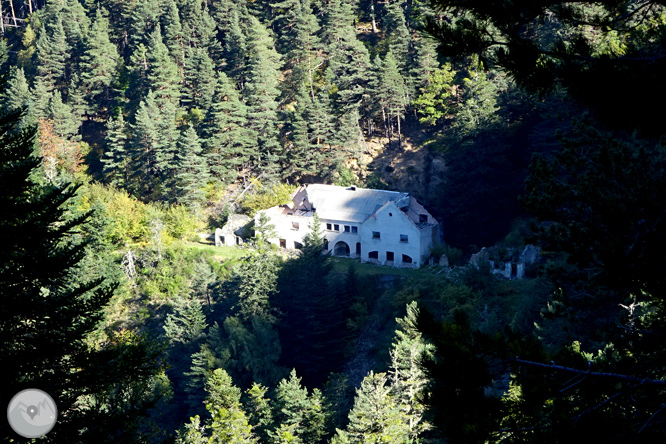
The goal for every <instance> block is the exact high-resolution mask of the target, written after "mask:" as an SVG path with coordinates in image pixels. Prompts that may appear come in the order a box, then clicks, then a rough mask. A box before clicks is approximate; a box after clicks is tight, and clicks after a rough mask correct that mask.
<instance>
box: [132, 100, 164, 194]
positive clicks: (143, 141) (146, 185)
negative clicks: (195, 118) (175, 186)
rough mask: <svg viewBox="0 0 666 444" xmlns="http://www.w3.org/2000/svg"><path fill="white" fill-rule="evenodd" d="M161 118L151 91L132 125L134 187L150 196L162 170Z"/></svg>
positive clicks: (139, 192)
mask: <svg viewBox="0 0 666 444" xmlns="http://www.w3.org/2000/svg"><path fill="white" fill-rule="evenodd" d="M159 119H160V110H159V108H158V106H157V103H156V101H155V96H154V94H153V92H152V91H150V92H149V93H148V95H147V96H146V98H145V100H143V101H142V102H141V104H140V105H139V109H138V110H137V112H136V115H135V117H134V121H135V122H134V124H131V125H130V128H131V134H132V154H131V165H130V174H131V178H132V189H133V190H134V191H135V192H136V194H137V195H140V196H146V197H150V196H152V195H153V194H154V191H155V190H154V189H155V186H156V183H155V182H156V180H157V179H158V178H159V175H160V171H161V166H160V165H158V163H157V156H158V151H159V149H160V141H161V137H160V136H161V135H160V133H159V130H158V124H159ZM156 120H157V121H156Z"/></svg>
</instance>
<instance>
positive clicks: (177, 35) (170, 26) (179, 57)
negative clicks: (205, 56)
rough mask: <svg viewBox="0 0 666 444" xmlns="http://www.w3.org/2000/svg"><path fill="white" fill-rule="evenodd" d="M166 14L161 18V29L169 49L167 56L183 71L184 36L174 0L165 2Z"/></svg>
mask: <svg viewBox="0 0 666 444" xmlns="http://www.w3.org/2000/svg"><path fill="white" fill-rule="evenodd" d="M166 9H167V12H166V14H164V16H162V22H161V23H162V28H164V41H165V43H166V45H167V47H168V48H169V54H170V55H171V57H172V58H173V59H174V61H175V62H176V64H177V65H178V67H179V68H180V70H181V73H182V71H183V67H184V65H185V47H186V44H185V36H184V34H183V26H182V24H181V21H180V13H179V11H178V5H177V4H176V0H167V2H166Z"/></svg>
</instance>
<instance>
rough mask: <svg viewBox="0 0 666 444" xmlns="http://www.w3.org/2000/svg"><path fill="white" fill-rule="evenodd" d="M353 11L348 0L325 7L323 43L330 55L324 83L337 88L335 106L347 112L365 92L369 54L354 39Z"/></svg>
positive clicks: (338, 1)
mask: <svg viewBox="0 0 666 444" xmlns="http://www.w3.org/2000/svg"><path fill="white" fill-rule="evenodd" d="M353 21H354V13H353V10H352V5H351V2H350V1H349V0H332V1H331V2H330V3H329V4H328V7H327V8H326V19H325V26H324V29H325V34H324V43H325V45H326V51H327V52H328V54H329V62H328V68H327V72H326V74H325V77H326V80H327V82H328V83H329V84H330V85H331V87H332V88H333V87H334V88H335V89H336V90H337V91H336V93H335V102H336V103H335V108H336V110H337V112H338V114H346V113H349V112H351V111H352V109H354V108H358V107H359V106H360V105H361V103H362V101H363V98H364V95H365V94H366V90H365V87H366V83H367V78H368V77H369V76H368V71H369V69H370V66H371V64H370V57H369V55H368V50H367V48H366V47H365V45H364V44H363V43H362V42H360V41H359V40H358V39H357V38H356V29H355V27H354V26H353Z"/></svg>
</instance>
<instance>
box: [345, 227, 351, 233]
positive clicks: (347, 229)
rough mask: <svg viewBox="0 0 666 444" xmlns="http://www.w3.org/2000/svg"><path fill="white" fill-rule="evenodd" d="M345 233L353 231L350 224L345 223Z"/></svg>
mask: <svg viewBox="0 0 666 444" xmlns="http://www.w3.org/2000/svg"><path fill="white" fill-rule="evenodd" d="M345 233H351V227H350V226H349V225H345Z"/></svg>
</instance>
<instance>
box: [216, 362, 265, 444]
mask: <svg viewBox="0 0 666 444" xmlns="http://www.w3.org/2000/svg"><path fill="white" fill-rule="evenodd" d="M206 391H207V392H208V397H207V398H206V408H207V409H208V411H209V412H211V414H212V415H213V419H212V421H211V423H210V426H209V428H210V429H211V430H212V433H211V441H212V442H219V443H229V444H254V443H257V438H256V436H255V435H254V433H252V426H251V425H250V424H249V422H248V419H247V415H246V414H245V412H244V411H243V409H242V406H241V403H240V395H241V391H240V389H238V388H237V387H236V386H234V385H233V382H232V381H231V377H230V376H229V374H228V373H227V372H225V371H224V370H222V369H216V370H215V371H214V372H213V375H212V376H211V377H210V378H209V379H208V381H207V382H206Z"/></svg>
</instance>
